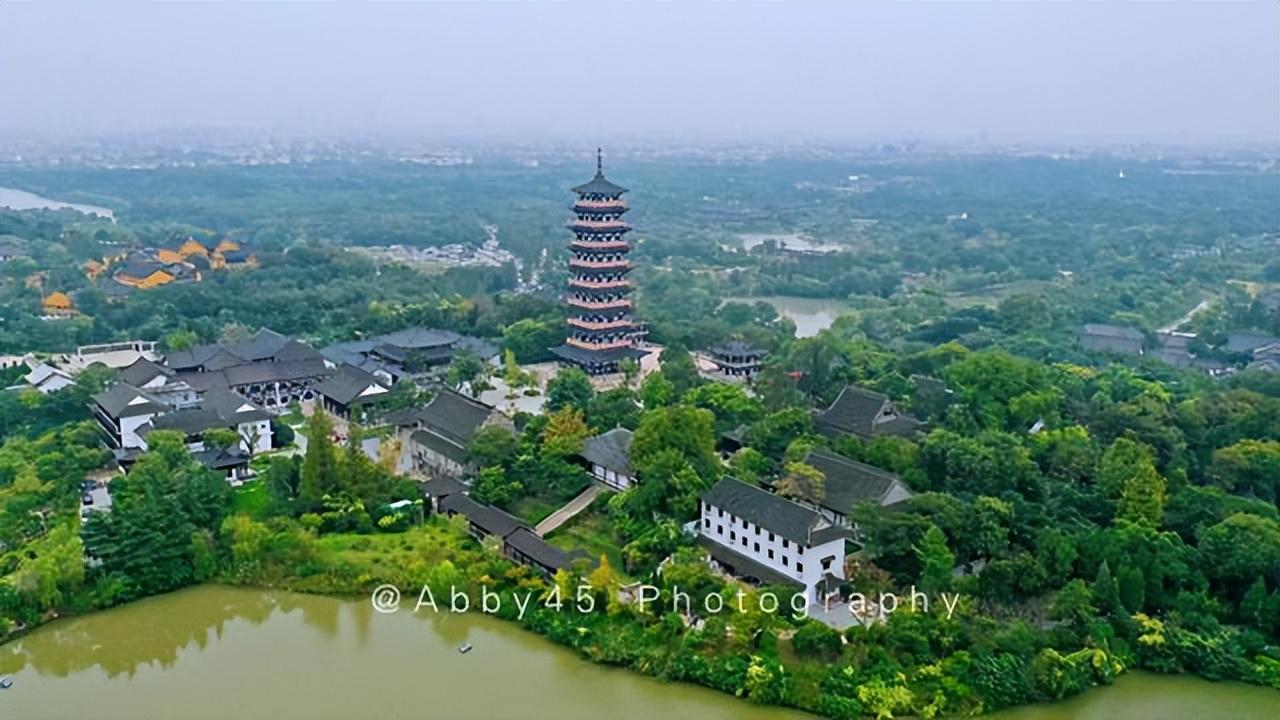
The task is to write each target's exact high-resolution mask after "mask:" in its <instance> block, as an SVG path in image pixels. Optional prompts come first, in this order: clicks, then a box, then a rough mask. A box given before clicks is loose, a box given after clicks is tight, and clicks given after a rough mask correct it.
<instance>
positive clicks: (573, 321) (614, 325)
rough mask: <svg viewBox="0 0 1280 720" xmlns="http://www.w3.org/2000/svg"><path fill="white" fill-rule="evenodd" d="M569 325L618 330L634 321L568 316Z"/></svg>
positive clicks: (591, 328)
mask: <svg viewBox="0 0 1280 720" xmlns="http://www.w3.org/2000/svg"><path fill="white" fill-rule="evenodd" d="M568 322H569V325H570V326H572V327H576V328H582V329H583V330H619V329H622V328H629V327H631V326H632V325H634V324H635V323H633V322H631V321H630V320H628V319H625V318H623V319H621V320H610V321H608V322H595V321H592V320H580V319H578V318H573V317H571V318H569V321H568Z"/></svg>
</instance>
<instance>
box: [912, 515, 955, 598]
mask: <svg viewBox="0 0 1280 720" xmlns="http://www.w3.org/2000/svg"><path fill="white" fill-rule="evenodd" d="M916 556H917V557H918V558H919V560H920V588H921V589H922V590H924V591H925V592H929V593H935V592H941V591H943V590H946V589H948V588H950V587H951V570H952V567H953V566H954V565H955V556H954V555H953V554H952V553H951V550H950V549H949V548H948V547H947V536H946V535H944V534H943V533H942V530H940V529H939V528H938V526H937V525H932V526H930V527H929V529H928V531H926V532H925V534H924V538H923V539H922V540H921V542H920V547H919V548H918V549H917V550H916Z"/></svg>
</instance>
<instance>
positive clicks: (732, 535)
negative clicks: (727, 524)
mask: <svg viewBox="0 0 1280 720" xmlns="http://www.w3.org/2000/svg"><path fill="white" fill-rule="evenodd" d="M729 539H730V540H737V539H738V533H736V532H734V531H732V530H730V531H729Z"/></svg>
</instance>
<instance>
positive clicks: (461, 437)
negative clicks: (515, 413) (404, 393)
mask: <svg viewBox="0 0 1280 720" xmlns="http://www.w3.org/2000/svg"><path fill="white" fill-rule="evenodd" d="M493 411H494V408H493V406H492V405H486V404H485V403H482V402H480V401H479V400H476V399H474V398H469V397H467V396H465V395H462V394H460V393H456V392H454V391H452V390H441V391H440V393H439V394H438V395H436V396H435V397H434V398H432V399H431V402H429V403H427V406H426V407H424V408H422V410H421V411H419V412H418V414H417V419H418V421H419V422H420V423H421V424H422V426H423V427H425V428H429V429H431V430H432V431H434V432H436V433H438V434H439V435H441V436H442V437H445V438H448V439H449V440H451V441H453V442H455V443H457V444H458V445H461V446H462V447H466V446H467V445H468V444H470V442H471V438H473V437H475V434H476V432H477V431H479V430H480V428H481V426H483V425H484V422H485V420H488V419H489V415H490V414H492V413H493Z"/></svg>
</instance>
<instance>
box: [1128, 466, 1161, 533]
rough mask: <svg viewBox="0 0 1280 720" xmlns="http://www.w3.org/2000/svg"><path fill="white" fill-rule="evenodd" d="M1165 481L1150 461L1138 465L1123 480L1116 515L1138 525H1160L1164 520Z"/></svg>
mask: <svg viewBox="0 0 1280 720" xmlns="http://www.w3.org/2000/svg"><path fill="white" fill-rule="evenodd" d="M1164 503H1165V483H1164V478H1162V477H1160V473H1158V472H1156V469H1155V467H1154V466H1153V465H1152V464H1151V463H1150V462H1148V463H1145V464H1142V465H1139V466H1138V467H1137V468H1135V469H1134V474H1133V475H1132V476H1131V477H1130V478H1129V479H1128V480H1126V481H1125V483H1124V490H1123V491H1122V492H1121V495H1120V508H1119V510H1118V511H1117V513H1116V516H1117V517H1119V518H1121V519H1124V520H1128V521H1130V522H1133V523H1137V524H1139V525H1148V526H1150V527H1157V528H1158V527H1160V525H1161V524H1162V523H1163V522H1164Z"/></svg>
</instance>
